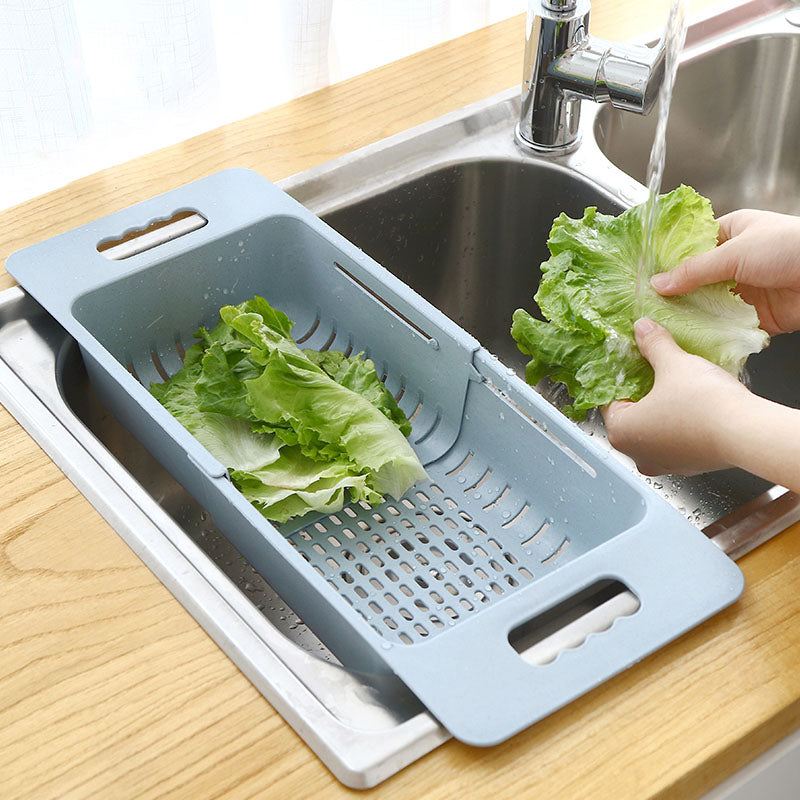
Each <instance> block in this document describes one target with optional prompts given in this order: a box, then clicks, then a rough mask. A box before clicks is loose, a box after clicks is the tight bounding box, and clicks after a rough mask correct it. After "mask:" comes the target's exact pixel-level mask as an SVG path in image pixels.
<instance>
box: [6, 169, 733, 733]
mask: <svg viewBox="0 0 800 800" xmlns="http://www.w3.org/2000/svg"><path fill="white" fill-rule="evenodd" d="M183 209H193V210H197V211H199V212H200V213H202V214H203V216H205V217H206V218H207V219H208V224H207V225H206V226H205V227H203V228H201V229H199V230H196V231H193V232H192V233H189V234H186V235H185V236H182V237H180V238H178V239H175V240H173V241H171V242H167V243H165V244H162V245H159V246H158V247H156V248H155V249H153V250H149V251H147V252H144V253H141V254H139V255H135V256H132V257H130V258H127V259H125V260H122V261H110V260H108V259H107V258H105V257H104V256H102V255H101V254H99V253H98V252H97V250H96V246H97V244H98V242H100V241H102V240H104V239H109V238H116V237H119V236H120V235H121V234H122V233H124V232H125V231H126V230H129V229H134V228H142V227H144V226H146V225H147V224H148V223H149V222H150V221H152V220H155V219H160V218H169V217H170V216H172V214H173V213H174V212H176V211H178V210H183ZM7 269H8V272H9V273H10V274H11V275H13V276H14V277H15V278H16V279H17V280H18V281H19V283H20V284H21V285H22V286H23V287H24V288H25V289H26V290H27V291H28V292H30V294H32V295H33V296H34V297H35V298H36V299H37V300H38V301H39V302H40V303H41V304H42V305H43V306H44V307H45V308H46V309H47V310H48V311H49V312H50V313H52V314H53V316H54V317H55V318H56V319H57V320H58V321H59V322H60V323H61V324H62V325H63V326H64V327H65V328H66V329H67V330H68V331H69V332H70V333H71V334H72V335H73V336H74V337H75V338H76V340H77V341H78V343H79V345H80V346H81V349H82V352H83V354H84V359H85V361H86V365H87V369H88V370H89V373H90V376H91V378H92V382H93V385H94V387H95V389H96V391H97V392H98V394H99V396H100V397H101V399H102V400H103V401H104V402H105V403H106V404H107V406H108V407H109V408H110V410H111V411H112V412H113V413H114V414H115V415H116V416H117V417H118V418H119V419H120V420H121V421H122V422H123V423H124V424H125V425H126V426H127V427H128V428H129V429H130V430H131V431H132V432H133V433H134V435H136V436H137V437H138V438H139V439H140V440H141V441H142V442H143V443H144V444H145V445H146V446H147V447H148V449H149V450H150V451H151V452H152V453H153V454H154V455H155V456H156V457H157V458H158V459H159V460H160V461H161V462H162V463H163V464H164V465H165V466H166V467H167V468H168V469H169V470H170V471H171V472H172V473H173V475H175V476H176V478H177V479H178V480H179V481H181V483H183V484H184V485H185V486H186V487H187V489H188V490H189V491H190V492H191V493H192V494H193V495H194V496H195V497H196V498H197V499H198V501H199V502H200V503H202V504H203V505H204V506H205V507H206V508H207V509H208V510H209V511H210V512H211V514H212V515H213V517H214V520H215V522H216V523H217V525H218V526H219V527H220V529H221V530H222V531H223V532H224V533H225V534H226V535H227V536H228V538H229V539H230V540H231V541H232V542H233V543H234V545H235V546H236V547H237V548H238V549H239V550H240V551H241V553H242V554H243V555H244V556H245V557H246V558H247V559H248V560H249V561H250V562H251V564H253V566H254V567H256V569H258V570H259V571H260V572H261V573H262V574H263V575H264V577H265V578H266V579H267V580H268V581H269V582H270V583H271V584H272V585H273V586H274V587H275V589H276V590H277V591H278V592H279V593H280V594H281V595H282V596H283V597H284V599H285V600H286V602H288V603H289V604H290V605H291V606H292V607H293V608H294V609H295V611H296V612H297V613H298V614H299V615H300V616H301V617H302V618H303V619H304V621H305V622H306V623H307V624H308V625H309V626H310V627H311V628H312V629H313V630H314V631H315V633H317V635H318V636H319V637H320V638H321V639H322V640H323V641H324V642H325V643H326V644H327V645H328V646H329V647H330V648H331V649H332V650H333V652H334V653H336V655H337V656H338V657H339V658H340V660H341V661H342V662H343V663H344V664H346V665H349V666H352V667H354V668H357V669H361V670H366V671H377V672H386V671H390V670H391V671H394V672H396V673H397V674H398V675H399V676H400V678H401V679H402V680H403V681H404V682H405V683H406V684H407V685H408V686H409V688H410V689H411V690H412V691H413V692H414V693H415V694H416V695H417V696H418V697H419V698H420V700H421V701H422V702H423V703H424V704H425V705H426V706H427V707H428V708H429V709H430V711H431V712H432V713H433V714H434V715H435V716H436V717H437V718H438V719H439V720H440V721H441V722H442V724H443V725H444V726H445V727H446V728H448V729H449V730H450V732H451V733H452V734H453V735H454V736H456V737H457V738H459V739H461V740H463V741H465V742H468V743H471V744H477V745H491V744H494V743H497V742H499V741H502V740H503V739H506V738H507V737H509V736H511V735H512V734H514V733H516V732H517V731H519V730H521V729H522V728H525V727H526V726H528V725H530V724H531V723H533V722H535V721H536V720H537V719H540V718H541V717H543V716H545V715H546V714H548V713H550V712H552V711H553V710H555V709H556V708H558V707H560V706H562V705H564V704H565V703H567V702H569V701H570V700H572V699H574V698H575V697H577V696H578V695H580V694H582V693H584V692H586V691H587V690H589V689H590V688H592V687H593V686H595V685H597V684H599V683H601V682H602V681H604V680H606V679H607V678H608V677H610V676H611V675H613V674H615V673H617V672H619V671H620V670H622V669H624V668H626V667H628V666H629V665H631V664H632V663H634V662H635V661H637V660H639V659H641V658H643V657H644V656H645V655H647V654H648V653H650V652H652V651H653V650H655V649H657V648H658V647H660V646H662V645H663V644H664V643H666V642H667V641H669V640H671V639H673V638H675V637H677V636H679V635H680V634H682V633H683V632H684V631H686V630H687V629H689V628H691V627H692V626H694V625H696V624H698V623H699V622H701V621H702V620H704V619H706V618H707V617H709V616H711V615H712V614H714V613H716V612H717V611H719V610H720V609H721V608H723V607H724V606H726V605H728V604H729V603H731V602H733V601H734V600H735V599H736V598H737V597H738V596H739V594H740V593H741V591H742V588H743V579H742V574H741V572H740V570H739V569H738V567H737V566H736V565H735V564H734V563H733V562H732V561H731V560H730V559H728V558H727V557H726V556H725V555H724V554H723V553H721V552H720V551H719V550H718V549H717V548H716V547H715V546H714V545H713V544H711V543H710V542H709V541H708V540H707V539H706V537H705V536H704V535H703V534H702V533H701V532H699V531H698V530H697V529H696V528H694V527H693V526H692V525H691V524H690V523H689V522H687V521H686V520H685V519H684V518H683V517H682V516H681V515H680V514H678V513H677V512H676V511H675V510H673V509H672V508H671V507H670V506H669V505H668V504H667V503H666V502H665V501H663V500H662V499H661V498H659V497H658V496H656V495H655V494H654V493H653V492H652V491H651V490H649V489H648V488H647V487H646V486H645V485H644V484H643V483H642V482H641V481H638V480H637V479H635V478H634V477H633V476H631V475H629V474H628V473H627V471H626V470H624V469H623V468H622V467H621V466H620V465H619V464H618V463H617V462H616V461H615V460H614V459H613V458H610V457H609V456H608V455H607V454H606V453H605V452H604V451H603V450H602V449H600V448H599V447H597V446H596V445H595V444H594V443H593V441H592V440H591V439H589V438H588V437H586V436H585V435H584V434H583V433H582V432H581V431H580V430H579V429H578V428H577V427H576V426H574V425H573V424H572V423H570V422H569V421H568V420H566V419H565V418H564V417H563V416H562V415H561V414H560V413H559V412H558V411H556V410H555V409H553V408H552V407H551V406H550V405H549V404H547V403H546V402H545V401H544V400H543V399H542V398H541V397H540V396H539V395H538V394H537V393H536V392H535V391H533V390H532V389H531V388H530V387H528V386H527V385H526V384H525V383H524V382H522V381H520V380H519V379H518V378H516V376H514V375H513V374H510V373H509V370H507V369H506V368H505V367H504V366H503V365H502V364H500V363H499V362H498V361H497V360H496V359H494V358H493V357H492V356H490V355H489V354H488V353H487V352H486V351H485V350H483V349H482V348H480V346H479V345H478V343H477V342H476V341H475V340H474V339H473V338H472V337H470V336H469V335H468V334H466V333H465V332H464V331H463V330H461V329H460V328H459V327H458V326H456V325H455V324H454V323H453V322H451V321H450V320H448V319H447V318H446V317H444V316H443V315H442V314H441V313H439V312H438V311H437V310H436V309H434V308H433V307H432V306H430V305H429V304H428V303H427V302H426V301H424V300H423V299H422V298H420V297H419V296H418V295H416V294H415V293H414V292H413V291H411V290H410V289H409V288H408V287H406V286H405V285H403V284H402V283H401V282H399V281H398V280H397V279H396V278H394V277H393V276H392V275H391V274H390V273H388V272H387V271H386V270H384V269H383V268H382V267H380V266H379V265H378V264H376V263H375V262H374V261H372V260H371V259H370V258H369V257H367V256H366V255H365V254H364V253H362V252H361V251H360V250H358V249H357V248H356V247H354V246H353V245H352V244H351V243H349V242H347V241H346V240H345V239H343V238H342V237H341V236H339V235H338V234H337V233H336V232H334V231H333V230H331V229H330V228H328V227H327V226H326V225H325V224H324V223H322V222H321V221H320V220H319V219H317V218H316V217H314V216H313V215H312V214H310V213H309V212H308V211H307V210H306V209H304V208H303V207H302V206H300V205H299V204H298V203H296V202H295V201H294V200H292V199H291V198H290V197H288V196H287V195H286V194H284V193H283V192H281V191H280V190H278V189H277V188H276V187H275V186H273V185H272V184H270V183H269V182H268V181H266V180H265V179H263V178H261V177H260V176H258V175H257V174H255V173H253V172H249V171H246V170H227V171H225V172H221V173H217V174H215V175H212V176H210V177H209V178H206V179H203V180H200V181H197V182H195V183H192V184H189V185H187V186H183V187H180V188H178V189H176V190H174V191H172V192H169V193H167V194H164V195H161V196H159V197H155V198H153V199H151V200H148V201H146V202H144V203H140V204H138V205H136V206H133V207H131V208H129V209H126V210H124V211H120V212H118V213H116V214H112V215H110V216H108V217H105V218H103V219H100V220H97V221H96V222H94V223H92V224H89V225H85V226H83V227H81V228H78V229H75V230H73V231H69V232H68V233H65V234H62V235H60V236H56V237H54V238H52V239H49V240H47V241H44V242H41V243H39V244H37V245H33V246H31V247H29V248H26V249H25V250H22V251H19V252H17V253H15V254H13V255H12V256H11V257H10V258H9V260H8V263H7ZM254 294H261V295H263V296H264V297H266V298H267V300H269V302H270V303H272V304H273V305H274V306H276V307H277V308H280V309H281V310H283V311H285V312H286V313H287V314H288V315H289V316H290V317H291V318H292V319H293V320H294V321H295V323H296V326H295V329H294V335H295V337H296V338H298V339H304V342H303V346H304V347H314V348H317V349H320V348H325V347H329V348H333V349H339V350H343V351H347V352H349V351H352V352H358V351H361V350H363V351H365V352H366V353H367V354H368V356H369V357H370V358H372V359H373V360H374V361H375V364H376V366H377V368H378V371H379V372H383V373H385V375H386V385H387V387H388V388H389V389H390V390H391V391H392V392H393V393H394V394H395V395H397V396H398V397H399V398H400V405H401V407H402V408H403V409H404V410H405V411H406V413H407V414H408V415H409V416H413V432H412V436H411V442H412V444H413V445H414V447H415V449H416V450H417V452H418V454H419V455H420V458H421V459H422V461H423V463H425V465H426V468H427V470H428V473H429V476H430V481H428V482H425V483H422V484H419V485H417V486H415V487H414V488H413V489H412V490H410V491H409V492H408V493H407V495H406V496H405V497H404V498H402V499H398V500H391V499H387V502H385V503H384V504H382V505H381V506H378V507H376V508H370V507H368V506H363V507H362V506H359V505H356V506H355V507H352V508H347V509H344V510H343V511H341V512H339V513H337V514H333V515H329V516H328V517H325V518H322V519H318V518H316V517H310V518H305V519H302V520H297V521H295V522H294V523H287V524H286V525H283V526H281V530H280V531H279V530H277V529H276V528H275V527H274V526H273V525H271V524H270V523H269V522H267V521H266V520H265V519H264V518H263V517H261V515H260V514H259V513H258V512H257V511H255V510H254V509H253V508H252V507H251V506H250V505H249V503H247V502H246V501H245V500H244V498H243V497H242V496H241V495H240V493H239V492H238V491H237V490H236V489H235V488H234V487H233V485H232V484H231V483H230V481H229V480H228V479H227V475H226V473H225V469H224V466H223V465H221V464H219V463H218V462H217V461H216V460H215V459H214V458H213V457H211V456H210V454H209V453H208V452H207V451H206V450H205V449H204V448H203V447H202V446H201V445H200V444H199V443H198V442H197V441H196V440H195V439H194V438H193V437H192V436H191V435H190V434H189V433H188V432H187V431H186V430H185V429H184V428H183V427H182V426H181V425H180V424H179V423H178V422H177V421H176V420H174V419H173V418H172V417H171V416H170V414H169V413H168V412H167V411H166V410H165V409H164V408H163V407H162V406H161V405H160V404H159V403H158V402H157V401H156V400H155V399H154V398H153V397H152V396H151V395H150V393H149V392H148V391H147V389H145V388H144V386H143V385H142V383H144V385H145V386H147V385H149V382H150V381H151V380H152V381H156V382H160V381H161V380H162V379H161V377H160V376H159V373H158V371H157V369H156V366H155V364H154V361H153V357H152V354H153V353H156V354H157V355H158V360H160V363H161V364H163V366H164V368H165V369H166V371H167V372H168V373H169V374H172V373H173V372H175V371H176V370H177V369H178V368H179V367H180V364H181V359H180V352H181V351H182V348H185V347H188V346H189V345H190V344H191V343H192V332H193V331H194V330H195V329H196V328H197V327H198V326H200V325H213V324H214V322H215V320H216V316H217V312H218V309H219V307H220V306H221V305H224V304H226V303H238V302H241V301H243V300H245V299H247V298H249V297H252V296H253V295H254ZM376 296H377V297H376ZM378 298H382V300H380V299H378ZM132 372H133V373H135V375H136V376H137V377H138V379H139V380H137V379H136V377H134V375H133V374H132ZM139 381H141V382H142V383H140V382H139ZM604 579H615V580H618V581H621V582H622V583H624V584H625V585H627V586H628V588H629V589H630V590H631V591H633V592H634V593H635V594H636V595H637V596H638V597H639V600H640V602H641V607H640V609H639V610H638V611H637V612H636V613H635V614H633V615H632V616H630V617H624V618H620V619H619V620H617V621H616V622H615V623H614V625H613V626H612V627H611V629H610V630H608V631H606V632H604V633H602V634H596V635H592V636H590V637H589V638H588V639H587V641H586V642H585V643H584V644H583V645H581V646H580V647H578V648H576V649H574V650H569V651H565V652H562V653H561V654H560V655H559V656H558V657H557V658H556V660H555V661H553V662H552V663H550V664H547V665H544V666H533V665H530V664H527V663H526V662H524V661H523V659H522V658H521V657H520V656H519V655H518V654H517V652H516V651H515V650H514V648H513V647H512V646H511V645H510V644H509V641H508V637H509V634H510V633H511V631H513V630H514V629H515V628H517V627H518V626H519V625H521V624H522V623H524V622H525V621H526V620H528V619H531V618H533V617H535V616H537V615H538V614H541V613H542V612H544V611H546V610H547V609H549V608H551V607H553V606H554V605H556V604H558V603H560V602H561V601H564V600H567V599H568V598H569V597H570V596H572V595H574V594H575V593H577V592H579V591H580V590H582V589H584V588H586V587H588V586H590V585H592V584H594V583H596V582H597V581H599V580H604Z"/></svg>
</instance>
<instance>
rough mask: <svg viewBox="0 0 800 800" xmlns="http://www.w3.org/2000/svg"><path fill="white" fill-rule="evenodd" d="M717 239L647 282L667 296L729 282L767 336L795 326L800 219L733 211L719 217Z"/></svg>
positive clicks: (799, 317) (799, 313)
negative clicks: (716, 244) (715, 242)
mask: <svg viewBox="0 0 800 800" xmlns="http://www.w3.org/2000/svg"><path fill="white" fill-rule="evenodd" d="M719 242H720V244H719V246H718V247H715V248H713V249H711V250H709V251H707V252H705V253H701V254H699V255H696V256H693V257H692V258H688V259H686V260H685V261H683V262H682V263H680V264H679V265H678V266H677V267H675V269H673V270H670V271H669V272H661V273H658V274H656V275H654V276H653V277H652V279H651V285H652V286H653V288H654V289H655V290H656V291H657V292H659V293H660V294H661V295H662V296H664V297H671V296H678V295H684V294H688V293H689V292H693V291H695V290H696V289H698V288H700V287H701V286H708V285H710V284H714V283H719V282H720V281H731V280H732V281H734V282H735V285H736V288H735V291H736V292H737V294H739V295H740V296H741V297H742V299H743V300H745V301H746V302H747V303H749V304H750V305H751V306H753V307H754V308H755V309H756V311H757V313H758V318H759V322H760V325H761V327H762V328H763V329H764V330H765V331H766V332H767V333H769V334H770V335H771V336H775V335H777V334H779V333H790V332H791V331H795V330H798V329H800V217H794V216H790V215H788V214H776V213H773V212H770V211H754V210H750V209H743V210H740V211H734V212H732V213H730V214H726V215H725V216H724V217H720V219H719Z"/></svg>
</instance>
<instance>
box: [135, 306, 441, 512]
mask: <svg viewBox="0 0 800 800" xmlns="http://www.w3.org/2000/svg"><path fill="white" fill-rule="evenodd" d="M291 329H292V322H291V320H290V319H289V318H288V317H287V316H286V315H285V314H284V313H282V312H281V311H278V310H276V309H274V308H273V307H272V306H271V305H270V304H269V303H268V302H267V301H266V300H264V299H263V298H262V297H258V296H257V297H254V298H253V299H252V300H248V301H246V302H244V303H241V304H240V305H238V306H224V307H223V308H222V309H220V321H219V322H218V323H217V325H216V327H215V328H214V329H213V330H211V331H208V330H206V329H205V328H200V330H198V331H197V333H196V334H195V335H196V337H197V338H198V339H200V341H199V342H198V343H196V344H195V345H193V346H192V347H190V348H189V350H187V351H186V358H185V360H184V365H183V368H182V369H181V370H180V371H179V372H177V373H176V374H175V375H173V376H172V378H170V380H169V381H167V382H166V383H162V384H151V386H150V391H151V392H152V393H153V395H154V396H155V397H156V398H157V399H158V400H159V401H160V402H161V403H162V405H164V406H165V407H166V408H167V409H168V410H169V411H170V412H171V413H172V414H173V415H174V416H175V417H176V418H177V419H178V421H179V422H181V424H182V425H183V426H184V427H185V428H187V429H188V430H189V431H190V432H191V433H192V434H193V435H194V436H195V437H196V438H197V439H198V440H199V441H200V443H201V444H203V445H204V446H205V447H206V448H207V449H208V451H209V452H210V453H211V454H212V455H213V456H214V457H215V458H216V459H217V460H218V461H220V462H221V463H222V464H224V465H225V466H226V467H227V468H228V470H229V473H230V476H231V479H232V480H233V482H234V484H235V485H236V487H237V488H238V489H239V490H240V491H241V492H242V493H243V494H244V496H245V497H246V498H247V499H248V500H249V501H250V502H251V503H252V504H253V505H254V506H255V507H256V508H257V509H258V510H259V511H261V513H262V514H263V515H264V516H265V517H267V519H271V520H274V521H276V522H285V521H286V520H287V519H290V518H291V517H295V516H299V515H302V514H305V513H307V512H309V511H317V512H320V513H331V512H334V511H338V510H340V509H341V508H342V507H343V506H344V505H345V504H346V503H348V502H356V501H359V500H365V501H367V502H369V503H377V502H380V501H381V500H382V499H383V496H384V495H387V494H388V495H391V496H392V497H395V498H399V497H400V496H402V495H403V494H404V493H405V492H406V490H407V489H409V488H410V487H411V486H412V485H413V484H414V483H416V482H417V481H418V480H421V479H423V478H425V477H426V474H425V470H424V469H423V467H422V464H421V463H420V461H419V459H418V458H417V456H416V454H415V453H414V451H413V450H412V448H411V446H410V444H409V443H408V441H407V438H406V437H407V436H408V435H409V434H410V433H411V425H410V424H409V422H408V420H407V419H406V416H405V414H404V413H403V412H402V410H401V409H400V407H399V406H398V405H397V402H396V401H395V399H394V397H392V395H391V394H390V393H389V391H388V390H387V389H386V387H385V386H384V385H383V383H382V382H381V381H380V380H379V378H378V375H377V373H376V372H375V366H374V364H373V363H372V362H371V361H370V360H368V359H364V358H362V357H361V354H358V355H355V356H350V357H347V356H345V355H344V354H343V353H340V352H337V351H326V352H321V353H318V352H315V351H313V350H301V349H300V348H299V347H298V346H297V344H295V342H294V340H293V339H292V337H291Z"/></svg>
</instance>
